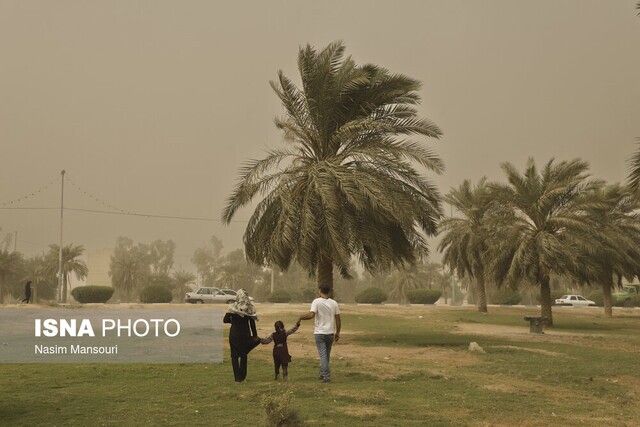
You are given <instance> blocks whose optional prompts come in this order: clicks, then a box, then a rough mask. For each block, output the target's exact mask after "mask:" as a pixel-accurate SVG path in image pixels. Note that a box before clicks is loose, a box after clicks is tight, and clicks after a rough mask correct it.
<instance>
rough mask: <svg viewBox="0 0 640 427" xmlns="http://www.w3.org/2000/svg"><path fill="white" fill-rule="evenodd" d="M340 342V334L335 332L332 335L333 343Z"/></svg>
mask: <svg viewBox="0 0 640 427" xmlns="http://www.w3.org/2000/svg"><path fill="white" fill-rule="evenodd" d="M339 340H340V332H336V333H335V334H333V342H338V341H339Z"/></svg>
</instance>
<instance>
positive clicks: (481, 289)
mask: <svg viewBox="0 0 640 427" xmlns="http://www.w3.org/2000/svg"><path fill="white" fill-rule="evenodd" d="M476 292H477V294H478V301H477V302H476V305H477V306H478V311H479V312H480V313H487V293H486V291H485V286H484V268H483V267H478V274H477V276H476Z"/></svg>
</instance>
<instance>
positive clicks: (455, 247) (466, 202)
mask: <svg viewBox="0 0 640 427" xmlns="http://www.w3.org/2000/svg"><path fill="white" fill-rule="evenodd" d="M444 200H445V202H447V203H449V204H451V206H452V207H455V208H456V210H457V211H458V212H459V213H460V214H461V217H459V218H454V217H451V218H445V219H443V220H442V221H441V222H440V233H443V232H444V233H446V234H445V235H444V236H443V238H442V240H441V241H440V244H439V245H438V250H439V251H440V252H444V256H443V258H442V263H443V264H447V265H449V267H450V268H451V269H452V270H455V271H456V273H457V274H458V276H460V278H463V277H464V276H465V275H468V276H469V277H470V278H472V279H474V280H475V284H476V292H477V306H478V311H480V312H482V313H486V312H487V297H486V291H485V264H486V262H487V261H486V259H487V252H488V250H489V245H488V241H489V239H490V237H491V235H492V232H491V231H492V230H491V229H492V227H491V225H490V224H491V222H490V221H489V219H490V218H489V217H490V215H491V209H493V210H494V211H495V210H497V209H496V207H495V203H493V199H492V198H491V194H490V190H489V186H488V185H487V179H486V178H485V177H483V178H482V179H480V181H479V182H478V184H477V185H476V186H475V187H472V185H471V182H470V181H469V180H465V181H464V182H463V183H462V184H461V185H460V187H459V188H457V189H451V191H450V192H449V194H448V195H446V196H445V198H444Z"/></svg>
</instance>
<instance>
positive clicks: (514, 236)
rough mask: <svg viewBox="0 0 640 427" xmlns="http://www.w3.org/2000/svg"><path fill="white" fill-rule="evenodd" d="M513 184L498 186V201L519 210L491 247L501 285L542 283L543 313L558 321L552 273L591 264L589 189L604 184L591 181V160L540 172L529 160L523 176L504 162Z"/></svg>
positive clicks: (547, 319)
mask: <svg viewBox="0 0 640 427" xmlns="http://www.w3.org/2000/svg"><path fill="white" fill-rule="evenodd" d="M502 169H503V171H504V172H505V174H506V176H507V179H508V182H509V184H507V185H505V184H495V185H493V186H492V187H493V188H494V192H495V193H494V194H495V195H496V197H497V201H498V202H500V203H503V204H504V205H505V206H508V207H510V208H511V209H513V213H514V215H513V216H512V217H511V219H510V220H509V221H505V223H504V224H503V226H502V229H501V235H500V236H499V238H497V239H495V241H494V243H492V245H491V247H492V248H491V249H492V250H491V255H490V259H491V265H490V269H491V273H492V276H493V277H494V278H495V279H496V280H497V283H498V284H502V283H505V282H507V283H511V284H514V283H517V282H527V283H532V284H535V285H537V286H539V287H540V298H541V315H542V317H544V318H545V323H546V324H547V325H548V326H552V325H553V314H552V312H551V288H550V286H549V276H550V274H552V273H555V274H559V275H561V274H564V273H568V272H571V271H577V270H578V269H580V268H588V267H589V266H588V265H587V266H585V265H583V264H582V260H581V259H580V256H581V254H583V253H584V247H582V243H583V242H584V239H582V238H581V237H582V236H588V235H589V233H591V232H592V231H593V226H592V223H591V221H590V220H589V217H588V215H587V214H586V213H585V209H586V208H588V207H589V203H588V200H587V199H586V198H584V197H582V196H583V195H584V194H586V193H585V192H587V191H590V190H593V189H595V188H597V187H599V186H600V185H601V184H600V182H594V181H588V180H587V178H588V174H587V169H588V164H587V163H586V162H583V161H580V160H577V159H576V160H572V161H563V162H560V163H557V164H556V163H554V160H553V159H552V160H550V161H549V162H547V163H546V165H545V166H544V167H543V168H542V170H540V171H538V169H537V168H536V165H535V162H534V161H533V159H529V161H528V162H527V167H526V169H525V171H524V173H523V174H520V173H519V172H518V171H517V170H516V168H515V167H514V166H513V165H512V164H510V163H504V164H503V165H502Z"/></svg>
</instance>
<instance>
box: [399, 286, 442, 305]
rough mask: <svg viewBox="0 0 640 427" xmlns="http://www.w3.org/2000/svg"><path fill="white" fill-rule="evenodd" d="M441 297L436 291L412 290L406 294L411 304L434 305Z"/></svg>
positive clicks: (440, 292) (439, 292)
mask: <svg viewBox="0 0 640 427" xmlns="http://www.w3.org/2000/svg"><path fill="white" fill-rule="evenodd" d="M441 296H442V291H439V290H437V289H412V290H410V291H408V292H407V298H409V302H410V303H411V304H434V303H435V302H436V301H438V300H439V299H440V297H441Z"/></svg>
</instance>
